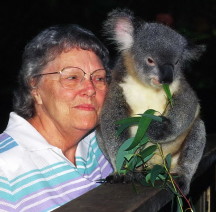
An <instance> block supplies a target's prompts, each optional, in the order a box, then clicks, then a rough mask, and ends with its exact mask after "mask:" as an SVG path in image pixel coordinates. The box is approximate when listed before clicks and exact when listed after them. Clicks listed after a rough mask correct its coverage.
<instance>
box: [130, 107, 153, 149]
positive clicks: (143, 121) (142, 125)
mask: <svg viewBox="0 0 216 212" xmlns="http://www.w3.org/2000/svg"><path fill="white" fill-rule="evenodd" d="M155 112H156V111H155V110H153V109H149V110H147V111H145V112H144V114H154V113H155ZM151 121H152V119H151V118H149V117H146V116H142V117H141V118H140V121H139V124H138V129H137V132H136V135H135V138H134V140H133V143H132V144H131V145H130V146H129V147H128V148H127V149H126V150H127V151H128V150H130V149H133V148H134V147H136V146H137V145H138V144H139V142H140V141H141V140H142V138H143V137H144V135H145V133H146V131H147V129H148V127H149V124H150V123H151Z"/></svg>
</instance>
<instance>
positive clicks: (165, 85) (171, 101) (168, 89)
mask: <svg viewBox="0 0 216 212" xmlns="http://www.w3.org/2000/svg"><path fill="white" fill-rule="evenodd" d="M163 89H164V91H165V93H166V96H167V99H168V100H169V102H170V104H171V105H173V100H172V94H171V92H170V88H169V85H168V84H163Z"/></svg>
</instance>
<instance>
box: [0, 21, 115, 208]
mask: <svg viewBox="0 0 216 212" xmlns="http://www.w3.org/2000/svg"><path fill="white" fill-rule="evenodd" d="M107 70H108V51H107V49H106V48H105V47H104V46H103V45H102V43H101V42H100V41H99V40H98V39H97V38H96V37H95V35H94V34H92V32H90V31H88V30H86V29H83V28H81V27H79V26H77V25H66V26H55V27H50V28H48V29H46V30H44V31H42V32H41V33H40V34H39V35H38V36H36V37H35V38H34V39H33V40H32V41H31V42H30V43H29V44H28V45H27V46H26V48H25V51H24V54H23V65H22V67H21V70H20V75H19V89H18V90H17V91H16V93H15V99H14V111H15V112H12V113H11V114H10V119H9V123H8V126H7V128H6V130H5V131H4V132H3V133H2V134H1V135H0V210H1V211H50V210H53V209H54V208H57V207H59V206H60V205H63V204H65V203H66V202H68V201H70V200H72V199H74V198H76V197H78V196H80V195H82V194H83V193H85V192H87V191H89V190H91V189H93V188H95V187H96V186H97V185H98V183H97V180H99V179H102V178H105V177H106V176H107V175H109V174H110V173H111V172H112V167H111V166H110V164H109V163H108V161H107V160H106V159H105V157H104V156H103V154H102V152H101V151H100V149H99V147H98V144H97V141H96V138H95V132H94V128H95V126H96V125H97V124H98V120H99V116H100V112H101V108H102V106H103V103H104V99H105V96H106V93H107Z"/></svg>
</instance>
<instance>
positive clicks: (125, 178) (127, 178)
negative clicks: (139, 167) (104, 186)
mask: <svg viewBox="0 0 216 212" xmlns="http://www.w3.org/2000/svg"><path fill="white" fill-rule="evenodd" d="M143 177H144V176H143V174H142V173H139V172H136V173H133V172H128V173H127V174H118V173H113V174H111V175H109V176H107V177H106V179H105V182H107V183H111V184H114V183H131V182H135V181H136V182H139V181H140V180H141V179H142V178H143Z"/></svg>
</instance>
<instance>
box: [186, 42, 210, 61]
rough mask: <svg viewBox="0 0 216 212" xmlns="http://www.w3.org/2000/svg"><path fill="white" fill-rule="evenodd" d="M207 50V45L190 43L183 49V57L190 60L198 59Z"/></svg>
mask: <svg viewBox="0 0 216 212" xmlns="http://www.w3.org/2000/svg"><path fill="white" fill-rule="evenodd" d="M205 50H206V46H205V45H188V46H186V48H185V49H184V51H183V59H184V60H188V61H190V60H198V59H199V58H200V56H201V55H202V54H203V53H204V52H205Z"/></svg>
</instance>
